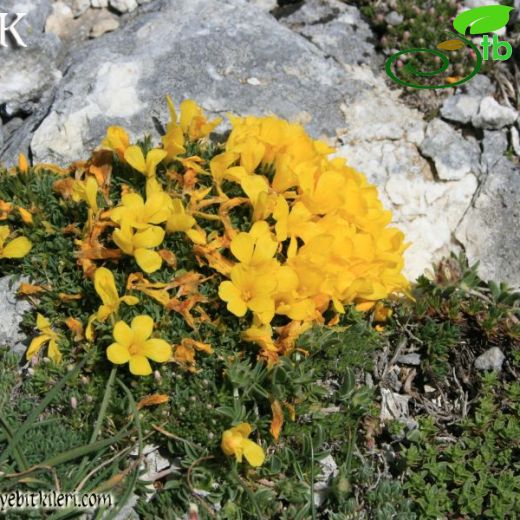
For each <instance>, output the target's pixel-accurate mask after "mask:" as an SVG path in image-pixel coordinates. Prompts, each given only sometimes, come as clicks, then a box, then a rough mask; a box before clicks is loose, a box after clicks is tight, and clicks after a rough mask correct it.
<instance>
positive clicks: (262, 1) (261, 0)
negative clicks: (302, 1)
mask: <svg viewBox="0 0 520 520" xmlns="http://www.w3.org/2000/svg"><path fill="white" fill-rule="evenodd" d="M247 1H248V2H249V3H250V4H253V5H256V7H259V8H260V9H262V10H263V11H267V12H269V11H272V10H273V9H276V8H277V7H278V2H277V0H247Z"/></svg>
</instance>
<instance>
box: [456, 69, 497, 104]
mask: <svg viewBox="0 0 520 520" xmlns="http://www.w3.org/2000/svg"><path fill="white" fill-rule="evenodd" d="M461 90H462V92H465V93H466V94H468V95H469V96H474V97H480V98H482V97H484V96H492V95H493V94H494V93H495V85H494V83H493V82H492V81H491V79H489V77H488V76H484V74H477V75H476V76H475V77H474V78H473V79H472V80H471V81H468V82H467V83H464V85H463V86H462V87H461Z"/></svg>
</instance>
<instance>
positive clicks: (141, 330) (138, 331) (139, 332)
mask: <svg viewBox="0 0 520 520" xmlns="http://www.w3.org/2000/svg"><path fill="white" fill-rule="evenodd" d="M130 327H131V328H132V332H133V334H134V340H133V341H134V343H138V344H140V343H142V342H143V341H146V340H147V339H148V338H149V337H150V336H151V335H152V332H153V319H152V318H151V317H150V316H147V315H145V314H141V315H140V316H136V317H135V318H134V319H133V320H132V324H131V325H130Z"/></svg>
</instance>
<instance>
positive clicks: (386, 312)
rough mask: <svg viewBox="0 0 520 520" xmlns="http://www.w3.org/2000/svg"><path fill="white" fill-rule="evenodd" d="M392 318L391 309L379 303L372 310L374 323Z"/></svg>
mask: <svg viewBox="0 0 520 520" xmlns="http://www.w3.org/2000/svg"><path fill="white" fill-rule="evenodd" d="M391 316H392V309H391V308H390V307H386V306H385V305H383V304H382V303H381V302H377V303H376V306H375V309H374V321H377V322H381V323H382V322H385V321H387V320H388V319H389V318H390V317H391Z"/></svg>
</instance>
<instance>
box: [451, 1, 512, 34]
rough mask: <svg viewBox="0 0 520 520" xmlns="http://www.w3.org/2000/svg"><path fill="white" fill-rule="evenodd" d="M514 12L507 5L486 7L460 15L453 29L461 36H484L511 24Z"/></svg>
mask: <svg viewBox="0 0 520 520" xmlns="http://www.w3.org/2000/svg"><path fill="white" fill-rule="evenodd" d="M512 10H513V8H512V7H508V6H507V5H485V6H482V7H477V8H475V9H470V10H469V11H464V12H463V13H460V14H459V15H458V16H457V17H456V18H455V20H453V27H455V30H456V31H458V32H459V33H460V34H466V31H467V29H468V27H470V31H469V33H470V34H484V33H488V32H493V31H497V30H498V29H501V28H502V27H504V26H505V25H507V22H509V13H510V12H511V11H512Z"/></svg>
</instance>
